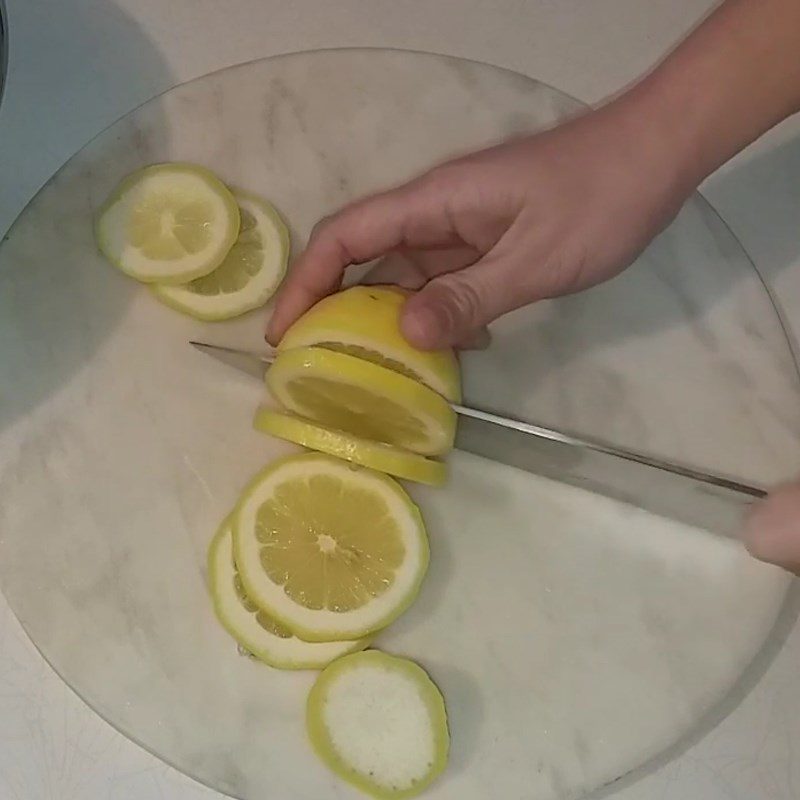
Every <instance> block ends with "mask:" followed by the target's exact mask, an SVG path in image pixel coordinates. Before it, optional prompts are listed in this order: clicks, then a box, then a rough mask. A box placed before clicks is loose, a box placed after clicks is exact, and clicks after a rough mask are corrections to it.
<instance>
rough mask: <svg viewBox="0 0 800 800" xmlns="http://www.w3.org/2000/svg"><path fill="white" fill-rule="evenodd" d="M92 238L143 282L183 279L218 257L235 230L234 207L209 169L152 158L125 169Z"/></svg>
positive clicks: (207, 269)
mask: <svg viewBox="0 0 800 800" xmlns="http://www.w3.org/2000/svg"><path fill="white" fill-rule="evenodd" d="M95 234H96V238H97V244H98V246H99V248H100V250H101V252H102V253H103V255H105V256H106V258H108V259H109V261H111V262H112V263H113V264H115V265H116V266H117V267H119V268H120V269H121V270H122V271H123V272H124V273H126V274H127V275H130V276H131V277H132V278H136V279H137V280H140V281H144V282H145V283H155V282H161V283H187V282H188V281H191V280H194V279H195V278H199V277H201V276H203V275H208V273H209V272H211V271H212V270H214V269H216V268H217V267H218V266H219V265H220V264H221V263H222V260H223V259H224V258H225V256H226V255H227V254H228V251H229V250H230V249H231V247H232V246H233V243H234V242H235V241H236V237H237V236H238V234H239V209H238V207H237V205H236V201H235V200H234V199H233V195H232V194H231V192H230V190H229V189H228V188H227V186H225V184H224V183H222V181H220V180H219V178H217V177H216V176H215V175H214V174H213V173H211V172H209V170H207V169H204V168H203V167H198V166H195V165H193V164H154V165H153V166H150V167H145V168H144V169H140V170H139V171H138V172H134V173H132V174H131V175H128V177H127V178H125V179H124V180H123V181H122V183H120V184H119V186H118V187H117V188H116V189H115V190H114V192H113V193H112V194H111V196H110V197H109V199H108V200H107V201H106V203H105V205H104V206H103V208H102V209H101V211H100V215H99V217H98V219H97V224H96V228H95Z"/></svg>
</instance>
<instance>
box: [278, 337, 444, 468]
mask: <svg viewBox="0 0 800 800" xmlns="http://www.w3.org/2000/svg"><path fill="white" fill-rule="evenodd" d="M266 381H267V386H268V387H269V389H270V392H271V393H272V396H273V397H274V398H275V399H276V400H277V401H278V402H279V403H280V404H281V405H282V406H284V408H287V409H288V410H290V411H293V412H294V413H296V414H299V415H301V416H303V417H306V418H308V419H311V420H314V421H316V422H320V423H322V424H323V425H326V426H328V427H332V428H336V429H337V430H341V431H346V432H347V433H352V434H353V435H355V436H358V437H360V438H362V439H372V440H374V441H376V442H383V443H384V444H391V445H395V446H397V447H402V448H404V449H406V450H411V451H412V452H415V453H421V454H422V455H428V456H436V455H441V454H443V453H446V452H448V451H449V450H451V449H452V447H453V440H454V438H455V433H456V414H455V411H453V409H452V408H451V407H450V405H449V403H448V402H447V401H446V400H445V399H444V398H443V397H442V396H441V395H438V394H436V392H434V391H433V390H432V389H429V388H428V387H427V386H424V385H423V384H421V383H417V381H415V380H413V379H412V378H407V377H406V376H405V375H400V374H398V373H397V372H394V371H392V370H390V369H386V367H381V366H378V365H377V364H373V363H371V362H369V361H363V360H362V359H360V358H356V357H355V356H350V355H345V354H344V353H335V352H332V351H330V350H324V349H322V348H319V347H301V348H298V349H296V350H284V351H283V352H281V353H278V354H277V356H276V357H275V361H274V363H273V364H272V366H271V367H270V369H269V370H268V371H267V375H266Z"/></svg>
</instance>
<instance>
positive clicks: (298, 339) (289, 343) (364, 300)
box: [278, 286, 461, 403]
mask: <svg viewBox="0 0 800 800" xmlns="http://www.w3.org/2000/svg"><path fill="white" fill-rule="evenodd" d="M408 294H409V293H408V292H406V291H405V290H403V289H398V288H395V287H387V286H354V287H352V288H350V289H345V290H344V291H342V292H338V293H337V294H332V295H330V296H329V297H326V298H325V299H324V300H320V302H319V303H317V304H316V305H315V306H314V307H313V308H311V309H310V310H309V311H307V312H306V313H305V314H304V315H303V316H302V317H301V318H300V319H298V320H297V321H296V322H295V323H294V324H293V325H292V326H291V327H290V328H289V330H288V331H286V334H285V335H284V337H283V339H282V340H281V342H280V344H279V345H278V350H279V351H281V350H291V349H293V348H295V347H312V346H315V347H324V348H326V349H327V350H336V351H338V352H341V353H348V354H350V355H353V356H358V357H359V358H363V359H365V360H367V361H372V362H374V363H376V364H380V365H381V366H383V367H387V368H389V369H393V370H395V371H396V372H400V373H401V374H403V375H406V376H408V377H410V378H414V379H415V380H418V381H420V382H422V383H424V384H425V385H426V386H429V387H430V388H431V389H433V390H434V391H435V392H438V393H439V394H440V395H442V396H443V397H446V398H447V399H448V400H450V402H452V403H459V402H461V374H460V371H459V366H458V359H457V358H456V356H455V353H454V352H453V351H452V350H451V349H445V350H433V351H422V350H417V349H416V348H415V347H414V346H413V345H411V344H409V343H408V342H407V341H406V339H405V337H404V336H403V334H402V333H401V332H400V311H401V309H402V307H403V303H405V301H406V299H407V297H408Z"/></svg>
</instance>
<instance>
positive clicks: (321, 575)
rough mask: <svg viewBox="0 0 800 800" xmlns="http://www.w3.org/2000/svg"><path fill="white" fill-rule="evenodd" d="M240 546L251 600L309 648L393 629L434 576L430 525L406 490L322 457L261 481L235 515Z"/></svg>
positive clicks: (282, 464)
mask: <svg viewBox="0 0 800 800" xmlns="http://www.w3.org/2000/svg"><path fill="white" fill-rule="evenodd" d="M233 538H234V555H235V558H236V564H237V567H238V569H239V575H240V576H241V579H242V584H243V585H244V590H245V592H246V593H247V596H248V597H249V598H250V599H251V600H252V601H253V603H255V605H257V606H258V607H259V608H261V609H263V610H264V611H266V612H267V613H268V614H269V615H270V616H271V617H274V618H275V619H276V620H277V621H278V622H280V623H282V624H283V625H285V626H286V627H287V628H289V630H291V631H292V632H293V633H294V634H295V635H296V636H298V637H300V638H301V639H303V640H305V641H307V642H336V641H343V640H354V639H360V638H363V637H365V636H368V635H369V634H371V633H373V632H375V631H377V630H380V629H381V628H384V627H386V625H388V624H389V623H390V622H392V621H393V620H394V619H396V618H397V617H398V616H399V615H400V614H401V613H402V612H403V611H405V609H406V608H408V606H409V605H410V604H411V602H412V601H413V600H414V598H415V597H416V595H417V592H418V590H419V587H420V584H421V582H422V579H423V577H424V575H425V571H426V570H427V567H428V538H427V535H426V533H425V526H424V524H423V522H422V517H421V516H420V513H419V510H418V509H417V507H416V506H415V505H414V503H413V502H412V501H411V499H410V498H409V496H408V495H407V494H406V493H405V492H404V491H403V489H402V487H401V486H400V485H399V484H398V483H397V482H396V481H394V480H392V478H389V477H388V476H386V475H381V474H380V473H377V472H373V471H371V470H366V469H362V468H359V467H353V466H351V465H350V464H348V463H347V462H345V461H341V460H339V459H336V458H331V457H330V456H326V455H322V454H319V453H308V454H305V455H300V456H292V457H290V458H286V459H283V460H280V461H276V462H275V463H273V464H271V465H270V466H269V467H267V468H266V469H265V470H264V471H263V472H262V473H261V474H259V475H258V476H257V477H256V478H255V479H254V480H253V481H252V482H251V483H250V485H249V486H248V487H247V489H246V490H245V492H244V494H243V496H242V498H241V500H240V501H239V504H238V506H237V508H236V511H235V512H234V517H233Z"/></svg>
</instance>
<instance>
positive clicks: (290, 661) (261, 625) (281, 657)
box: [208, 519, 369, 669]
mask: <svg viewBox="0 0 800 800" xmlns="http://www.w3.org/2000/svg"><path fill="white" fill-rule="evenodd" d="M208 580H209V587H210V589H211V597H212V599H213V601H214V611H215V612H216V614H217V618H218V619H219V621H220V622H221V623H222V626H223V627H224V628H225V630H227V631H228V633H230V635H231V636H233V638H234V639H235V640H236V641H237V642H238V643H239V644H240V645H241V646H242V647H243V648H245V650H247V651H248V652H249V653H252V654H253V655H254V656H255V657H256V658H258V659H259V660H260V661H263V662H264V663H265V664H269V666H271V667H277V668H278V669H322V668H323V667H324V666H326V665H327V664H329V663H330V662H331V661H333V660H334V659H336V658H339V657H341V656H343V655H347V654H348V653H352V652H354V651H356V650H363V648H365V647H366V646H367V644H368V643H369V642H368V640H367V639H358V640H356V641H352V642H304V641H302V640H301V639H298V638H297V637H296V636H295V635H294V634H293V633H292V632H291V631H290V630H289V629H288V628H286V627H285V626H284V625H281V624H280V622H277V621H276V620H274V619H272V617H270V616H269V615H268V614H266V613H264V612H263V611H261V610H260V609H259V608H258V606H256V605H255V604H253V603H252V602H251V601H250V599H249V598H248V597H247V595H246V594H245V591H244V588H243V587H242V581H241V579H240V578H239V573H238V571H237V569H236V564H235V563H234V560H233V532H232V529H231V524H230V521H229V520H227V519H226V520H225V521H224V522H223V523H222V525H221V526H220V529H219V531H217V535H216V536H215V537H214V538H213V540H212V541H211V546H210V547H209V549H208Z"/></svg>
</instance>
